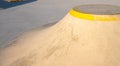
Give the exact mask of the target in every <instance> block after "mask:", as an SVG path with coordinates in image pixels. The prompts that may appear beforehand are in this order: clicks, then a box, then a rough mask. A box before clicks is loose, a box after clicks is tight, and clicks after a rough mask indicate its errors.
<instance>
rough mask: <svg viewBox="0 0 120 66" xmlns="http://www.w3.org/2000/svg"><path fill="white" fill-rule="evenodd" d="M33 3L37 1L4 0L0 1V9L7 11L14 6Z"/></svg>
mask: <svg viewBox="0 0 120 66" xmlns="http://www.w3.org/2000/svg"><path fill="white" fill-rule="evenodd" d="M34 1H37V0H25V1H22V2H6V1H4V0H0V9H7V8H11V7H15V6H20V5H23V4H28V3H31V2H34Z"/></svg>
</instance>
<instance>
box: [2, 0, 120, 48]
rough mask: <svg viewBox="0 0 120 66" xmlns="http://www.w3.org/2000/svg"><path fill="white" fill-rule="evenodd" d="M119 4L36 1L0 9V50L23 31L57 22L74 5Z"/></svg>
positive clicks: (81, 0)
mask: <svg viewBox="0 0 120 66" xmlns="http://www.w3.org/2000/svg"><path fill="white" fill-rule="evenodd" d="M119 3H120V0H38V1H35V2H32V3H28V4H24V5H20V6H16V7H12V8H8V9H2V8H0V48H2V47H3V46H5V45H6V44H7V43H8V42H9V41H11V40H12V39H14V38H15V37H17V36H18V35H20V34H21V33H23V32H24V31H27V30H29V29H32V28H36V27H40V26H42V25H44V24H48V23H53V22H57V21H59V20H60V19H61V18H63V16H64V15H66V13H67V12H68V11H69V10H70V9H71V8H72V7H74V6H76V5H82V4H113V5H120V4H119ZM1 9H2V10H1Z"/></svg>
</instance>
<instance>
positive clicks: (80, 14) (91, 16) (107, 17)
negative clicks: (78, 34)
mask: <svg viewBox="0 0 120 66" xmlns="http://www.w3.org/2000/svg"><path fill="white" fill-rule="evenodd" d="M85 6H89V5H80V6H76V7H74V8H73V9H71V10H70V12H69V13H70V14H71V15H72V16H74V17H77V18H80V19H86V20H97V21H118V20H120V12H119V11H118V12H117V11H116V12H115V13H113V12H112V11H111V12H112V13H111V14H110V13H107V14H103V13H102V14H96V13H87V12H84V11H82V10H79V9H78V10H77V8H78V7H84V8H85ZM90 6H91V5H90ZM92 6H94V7H96V5H92ZM97 6H101V5H97ZM108 6H109V7H111V6H112V8H114V7H117V8H118V7H119V6H113V5H102V7H108ZM119 8H120V7H119ZM89 9H90V8H89ZM89 9H88V10H89ZM91 9H92V8H91ZM93 9H94V8H93ZM108 10H112V9H110V8H108ZM103 11H105V10H103ZM99 12H100V11H99ZM104 13H105V12H104Z"/></svg>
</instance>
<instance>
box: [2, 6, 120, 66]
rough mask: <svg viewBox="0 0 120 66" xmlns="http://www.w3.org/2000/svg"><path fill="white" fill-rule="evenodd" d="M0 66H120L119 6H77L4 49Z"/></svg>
mask: <svg viewBox="0 0 120 66" xmlns="http://www.w3.org/2000/svg"><path fill="white" fill-rule="evenodd" d="M0 66H120V7H119V6H113V5H102V4H101V5H97V4H96V5H81V6H76V7H74V8H73V9H71V10H70V12H69V13H68V14H67V15H66V16H65V17H64V18H63V19H62V20H60V21H59V22H58V23H56V24H55V25H53V26H51V27H48V28H45V29H42V30H39V29H36V30H31V31H29V32H26V33H24V34H23V35H21V36H20V37H18V38H17V39H15V40H14V41H13V42H12V43H11V44H9V45H8V46H6V47H5V48H3V49H2V50H1V51H0Z"/></svg>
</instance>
